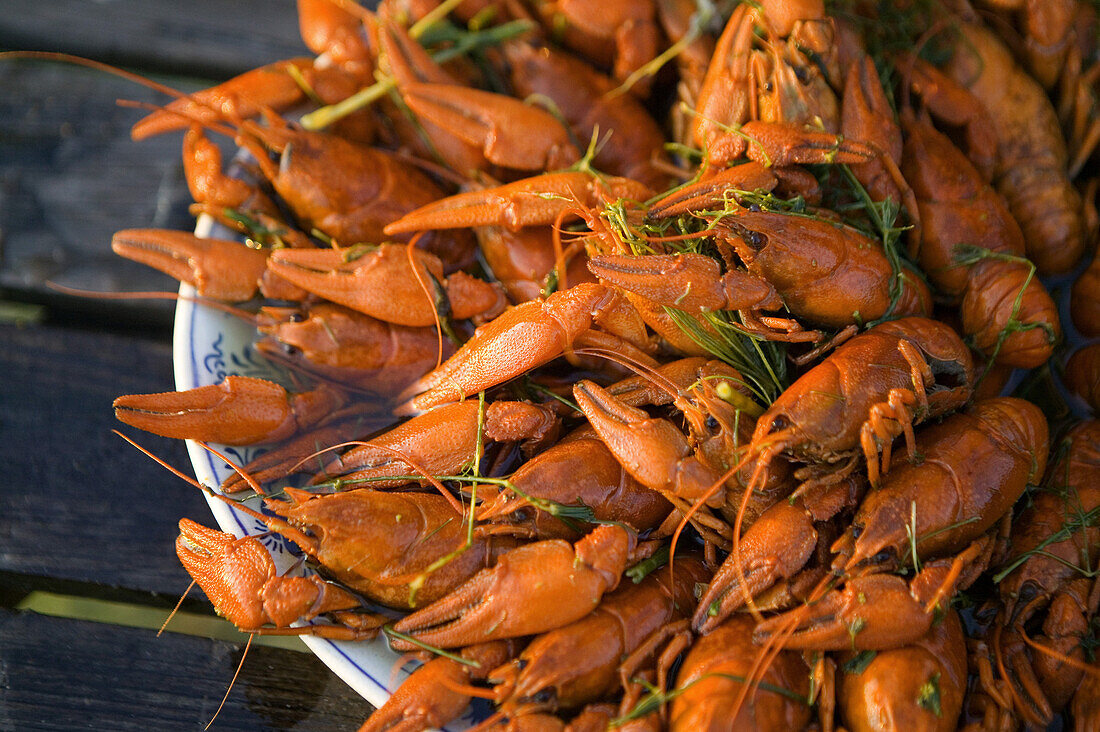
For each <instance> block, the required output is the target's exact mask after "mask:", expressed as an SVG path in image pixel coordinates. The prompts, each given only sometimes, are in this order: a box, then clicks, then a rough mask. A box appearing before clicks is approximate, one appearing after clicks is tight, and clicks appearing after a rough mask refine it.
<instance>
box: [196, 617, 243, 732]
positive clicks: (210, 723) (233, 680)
mask: <svg viewBox="0 0 1100 732" xmlns="http://www.w3.org/2000/svg"><path fill="white" fill-rule="evenodd" d="M255 637H256V634H255V633H249V634H248V642H247V643H245V644H244V653H242V654H241V661H240V663H238V664H237V670H236V671H234V672H233V678H231V679H230V680H229V688H228V689H226V690H225V696H223V697H222V703H221V704H219V705H218V708H217V710H216V711H215V712H214V716H213V717H211V718H210V721H209V722H207V723H206V726H205V727H203V729H204V730H208V729H210V727H212V726H213V724H214V720H215V719H217V718H218V715H219V714H221V713H222V707H224V706H225V700H226V699H228V698H229V692H231V691H233V685H234V684H236V683H237V677H238V676H240V673H241V668H243V667H244V659H246V658H248V651H249V649H250V648H252V639H253V638H255Z"/></svg>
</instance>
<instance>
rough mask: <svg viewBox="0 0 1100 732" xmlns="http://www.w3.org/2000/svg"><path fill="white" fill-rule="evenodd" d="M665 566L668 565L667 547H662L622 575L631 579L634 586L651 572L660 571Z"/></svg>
mask: <svg viewBox="0 0 1100 732" xmlns="http://www.w3.org/2000/svg"><path fill="white" fill-rule="evenodd" d="M666 564H668V545H664V546H662V547H661V548H660V549H658V550H657V551H655V552H653V555H652V556H651V557H649V558H648V559H643V560H642V561H640V562H638V563H637V564H635V565H634V566H633V567H631V568H630V569H628V570H626V572H625V573H624V574H626V576H627V577H629V578H630V579H632V580H633V581H634V584H638V583H639V582H641V581H642V580H643V579H645V578H646V576H647V575H649V574H650V573H651V572H653V571H654V570H657V569H660V568H661V567H663V566H664V565H666Z"/></svg>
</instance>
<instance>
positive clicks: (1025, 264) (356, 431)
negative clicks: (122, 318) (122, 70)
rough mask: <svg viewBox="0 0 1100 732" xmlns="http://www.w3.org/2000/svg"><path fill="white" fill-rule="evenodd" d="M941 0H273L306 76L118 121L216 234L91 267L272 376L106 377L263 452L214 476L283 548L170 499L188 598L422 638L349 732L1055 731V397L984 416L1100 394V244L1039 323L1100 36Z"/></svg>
mask: <svg viewBox="0 0 1100 732" xmlns="http://www.w3.org/2000/svg"><path fill="white" fill-rule="evenodd" d="M948 5H950V6H951V7H948ZM956 5H958V4H956V3H951V4H944V5H943V6H941V5H940V4H938V3H891V2H885V1H882V2H859V3H856V2H836V3H830V4H826V3H823V2H820V1H817V0H800V1H799V2H772V1H771V0H764V1H763V2H753V3H748V2H743V3H736V2H734V3H718V4H711V3H696V4H692V3H686V2H677V1H676V0H652V1H650V0H647V2H639V3H628V2H611V3H606V2H605V3H602V4H596V3H592V2H585V1H583V0H568V1H567V0H558V1H555V2H524V1H520V0H508V1H506V2H494V1H493V0H477V1H476V2H475V1H474V0H469V1H468V2H466V3H462V4H460V3H455V2H444V3H436V2H433V1H432V0H383V1H382V2H381V3H379V7H378V9H377V11H366V10H361V9H359V8H358V6H356V5H354V4H353V3H346V2H336V1H335V0H332V1H331V2H330V1H329V0H308V1H307V0H299V10H300V15H301V21H302V35H303V39H304V40H305V42H306V45H307V46H308V47H309V48H310V49H311V50H312V51H313V52H314V53H316V54H321V55H322V56H323V58H319V59H313V58H301V59H292V60H289V61H284V62H278V63H272V64H268V65H266V66H264V67H262V68H260V69H257V70H255V71H252V72H249V73H247V74H245V75H243V76H241V77H238V78H236V79H233V80H231V81H229V82H226V83H225V84H222V85H219V86H217V87H214V88H213V89H209V90H207V91H204V92H200V93H197V94H194V95H180V96H179V98H178V99H177V100H175V101H172V102H171V103H170V104H168V105H167V106H166V107H165V108H164V109H162V110H159V111H156V112H154V113H153V114H151V115H150V116H149V117H147V118H146V119H144V120H142V121H140V122H138V123H137V124H136V125H135V127H134V130H133V135H134V137H135V139H140V138H142V137H146V136H148V135H152V134H162V133H167V132H171V131H173V130H181V131H183V132H184V134H185V139H184V154H185V170H186V173H187V177H188V182H189V185H190V186H191V190H192V192H193V193H194V196H195V199H196V210H197V211H201V212H204V213H207V214H209V215H211V216H213V217H214V218H216V219H218V220H219V221H221V222H222V223H224V224H225V225H226V226H228V227H229V228H230V229H232V230H233V231H235V232H237V233H239V234H241V235H242V236H243V237H244V238H246V239H247V243H246V244H241V243H238V242H237V241H235V240H231V239H229V238H225V239H198V238H196V237H194V236H191V235H190V234H185V233H182V232H167V231H160V230H154V229H128V230H126V231H122V232H119V234H118V235H117V236H116V237H115V240H114V242H113V246H114V248H115V250H116V251H117V252H118V253H119V254H120V255H122V256H125V257H129V258H131V259H135V260H137V261H140V262H144V263H146V264H149V265H151V266H154V267H157V268H160V269H162V270H164V271H165V272H168V273H169V274H171V275H172V276H174V277H176V278H178V279H180V280H181V281H183V282H186V283H188V284H190V285H192V286H193V287H194V288H195V291H196V293H197V294H196V298H197V299H199V300H200V301H202V302H210V303H213V302H217V303H218V304H217V307H219V308H221V309H223V310H228V311H229V312H231V313H233V314H234V315H235V316H237V317H239V318H242V319H243V320H245V321H246V322H248V323H250V324H252V325H255V326H256V328H257V329H258V331H259V333H260V334H261V335H262V339H260V341H259V343H258V350H259V351H260V352H261V353H262V354H264V355H266V356H267V357H268V358H270V359H271V360H272V361H273V362H275V363H277V364H279V365H280V366H281V367H282V368H283V369H284V371H283V373H284V377H285V378H283V380H282V382H281V383H274V382H271V381H266V380H262V379H258V378H255V377H251V376H244V375H233V374H231V375H228V376H226V377H225V378H224V379H222V380H220V381H219V382H218V383H216V384H209V385H205V386H201V387H199V388H197V389H194V390H190V391H184V392H178V393H165V394H148V395H130V396H124V397H120V398H119V399H118V400H117V401H116V402H115V409H116V414H117V416H118V418H119V419H120V420H122V421H124V422H126V423H127V424H131V425H133V426H136V427H139V428H142V429H146V430H150V431H153V432H157V433H159V434H165V435H170V436H175V437H182V438H187V439H191V440H196V441H200V442H210V443H218V444H223V445H252V444H258V443H263V444H265V445H267V446H269V447H270V449H269V450H268V451H267V452H265V453H264V454H262V455H259V456H258V457H256V458H255V459H254V460H253V461H252V462H251V463H250V464H248V465H244V466H235V467H236V468H237V470H236V471H235V472H234V474H233V475H231V476H230V477H229V478H227V479H226V480H225V481H224V483H223V485H222V486H221V489H220V492H221V493H231V494H233V495H234V500H242V501H251V503H249V505H251V506H253V507H252V508H247V509H242V510H245V511H246V512H248V513H249V514H250V516H251V517H252V518H253V519H255V521H257V522H259V524H260V525H262V526H263V527H264V528H265V529H266V530H267V531H270V532H273V533H277V534H280V535H282V536H283V537H285V538H287V539H289V540H291V541H293V542H294V543H295V544H296V545H297V547H298V548H299V549H300V550H301V551H302V552H303V554H304V559H303V563H304V564H305V565H306V569H299V570H298V571H296V572H289V573H284V574H280V573H279V572H278V571H277V569H276V567H275V565H274V564H273V563H272V562H271V560H270V558H269V557H268V555H267V553H266V550H265V549H264V548H263V545H262V544H261V543H260V542H259V540H258V539H257V538H256V537H247V536H246V537H243V538H236V537H233V536H230V535H228V534H224V533H222V532H219V531H215V530H213V529H208V528H205V527H202V526H199V525H198V524H196V523H194V522H192V521H189V520H186V519H185V520H183V521H182V522H181V524H180V531H181V536H180V539H179V541H178V542H177V552H178V553H179V556H180V559H181V561H182V562H183V563H184V566H185V567H186V568H187V570H188V571H189V572H190V573H191V574H192V576H193V577H194V578H195V579H196V581H197V582H198V583H199V584H200V585H201V587H202V588H203V590H204V591H205V592H206V593H207V595H208V596H209V597H210V598H211V599H212V600H213V602H214V604H215V606H216V607H217V609H218V612H219V613H221V614H223V615H224V616H225V617H226V618H228V619H229V620H231V621H232V622H233V623H235V624H236V625H237V626H238V627H240V628H241V629H242V630H245V631H247V632H250V633H293V634H315V635H320V636H325V637H329V638H333V639H339V640H346V641H349V642H351V641H355V640H359V639H364V638H368V637H372V636H374V635H376V634H377V633H379V632H384V633H386V634H387V636H388V638H389V639H390V643H391V646H392V647H393V648H394V649H396V650H400V651H402V652H408V653H412V654H414V655H416V656H418V657H419V658H420V659H421V660H424V661H426V663H424V665H423V666H421V667H420V668H419V669H418V670H417V671H416V672H415V673H413V674H412V675H411V676H410V677H409V679H408V681H406V682H405V683H404V684H403V685H402V686H401V687H400V688H399V689H397V690H396V692H395V693H394V694H393V696H392V697H391V698H390V699H389V701H388V702H386V704H385V705H384V706H382V707H381V708H380V709H379V710H378V712H377V713H376V714H375V715H374V716H372V717H371V719H370V720H369V721H368V722H367V723H366V724H365V725H364V729H366V730H377V731H379V732H381V731H382V730H413V729H423V728H426V727H428V726H431V725H444V724H447V723H448V722H449V721H450V720H452V719H454V718H455V717H456V716H458V715H459V714H461V713H462V710H463V709H464V708H465V706H466V704H467V703H468V702H469V700H470V699H472V698H474V697H483V698H486V699H488V700H490V701H492V703H493V704H494V705H495V711H494V713H493V714H492V716H491V717H489V718H488V719H486V720H485V721H484V722H483V723H482V725H481V727H480V728H481V729H510V730H526V729H554V730H564V729H570V730H597V729H598V730H603V729H608V728H609V727H611V728H615V729H620V728H621V729H646V730H660V729H674V730H696V729H704V728H705V729H713V730H720V729H721V730H732V729H749V728H752V729H768V730H772V729H775V730H788V729H810V728H813V729H824V730H830V729H834V728H836V726H837V725H838V724H843V725H844V726H845V728H846V729H860V730H862V729H884V728H891V729H909V728H921V729H944V730H948V729H954V728H956V727H961V726H966V727H968V728H971V729H976V728H978V727H979V726H981V728H982V729H993V728H997V729H1014V728H1017V727H1019V726H1021V725H1024V724H1026V725H1041V724H1049V723H1050V722H1051V721H1052V720H1053V719H1054V718H1055V715H1057V714H1068V715H1069V716H1068V718H1067V719H1072V721H1073V723H1074V724H1075V725H1076V726H1077V729H1095V728H1096V724H1097V712H1096V700H1095V696H1096V694H1095V689H1096V688H1097V684H1100V666H1098V665H1097V663H1096V659H1095V658H1094V657H1093V653H1092V649H1093V647H1094V646H1095V644H1096V642H1097V640H1096V639H1097V637H1098V636H1100V628H1098V625H1097V622H1098V620H1097V609H1098V605H1100V584H1098V583H1097V582H1096V579H1095V578H1096V576H1097V571H1096V566H1097V562H1098V561H1100V508H1098V500H1097V496H1096V495H1094V494H1095V493H1096V488H1097V486H1098V485H1100V474H1098V472H1097V471H1098V469H1100V462H1098V459H1097V455H1098V454H1100V452H1098V450H1100V437H1098V434H1097V429H1096V422H1083V423H1080V424H1078V425H1077V426H1074V427H1072V428H1070V426H1069V425H1068V420H1067V417H1066V415H1067V414H1068V413H1069V412H1068V410H1062V411H1059V410H1058V409H1055V408H1052V404H1051V399H1050V398H1049V397H1048V398H1046V399H1045V400H1044V402H1043V406H1044V407H1045V410H1040V408H1039V407H1038V406H1036V405H1035V404H1032V403H1030V402H1028V401H1025V400H1024V399H1020V398H1017V397H997V396H995V393H996V392H997V390H998V389H999V387H1000V385H1001V384H1003V383H1004V381H998V379H1005V380H1007V379H1008V374H1009V372H1010V371H1011V369H1013V368H1018V369H1036V371H1035V372H1033V374H1032V375H1030V376H1028V377H1026V379H1025V382H1024V386H1023V387H1021V392H1020V393H1022V394H1024V395H1025V396H1026V395H1027V394H1033V393H1037V390H1038V387H1036V386H1035V384H1036V383H1039V384H1046V383H1048V382H1049V380H1050V379H1051V378H1053V376H1052V375H1058V374H1062V373H1064V374H1065V379H1066V386H1067V387H1068V388H1069V389H1070V390H1071V391H1073V392H1075V393H1076V394H1077V395H1080V396H1081V397H1082V401H1080V402H1077V403H1075V404H1076V406H1077V407H1078V408H1082V409H1083V408H1084V406H1085V405H1086V404H1088V405H1091V409H1093V410H1095V409H1096V407H1097V400H1098V398H1100V396H1098V395H1100V385H1098V381H1097V379H1098V374H1100V366H1098V364H1100V356H1098V355H1097V354H1098V353H1100V352H1098V351H1097V348H1100V346H1098V345H1096V344H1093V345H1090V346H1085V347H1082V348H1079V349H1074V350H1075V355H1074V356H1073V358H1072V359H1070V360H1069V362H1068V363H1067V364H1066V365H1065V368H1064V371H1063V369H1062V368H1061V363H1060V362H1059V359H1061V358H1062V350H1063V349H1061V341H1062V339H1063V338H1064V337H1066V335H1065V334H1066V332H1067V331H1068V335H1069V337H1073V336H1076V335H1077V334H1081V335H1082V336H1086V337H1091V336H1096V335H1097V333H1100V325H1098V323H1097V313H1100V308H1098V307H1097V303H1098V302H1100V295H1098V292H1097V289H1098V282H1100V274H1098V272H1100V270H1098V265H1097V261H1100V260H1097V261H1094V262H1093V263H1092V266H1091V267H1089V268H1088V269H1087V270H1085V271H1084V272H1083V273H1081V274H1080V276H1079V278H1078V279H1077V280H1076V283H1075V284H1074V285H1073V291H1072V309H1071V310H1070V309H1068V308H1067V309H1063V310H1062V311H1061V312H1072V316H1073V320H1074V328H1073V329H1071V328H1069V327H1068V325H1067V327H1066V328H1063V326H1062V323H1061V322H1060V318H1059V309H1058V307H1057V306H1056V304H1055V301H1054V299H1053V298H1052V296H1051V292H1052V291H1048V289H1047V287H1046V284H1045V283H1044V282H1043V281H1042V280H1041V279H1040V275H1046V274H1047V273H1052V272H1059V273H1061V272H1068V271H1071V270H1073V269H1074V268H1076V267H1077V266H1078V263H1079V262H1080V260H1081V258H1082V256H1083V254H1084V250H1085V249H1086V245H1088V244H1090V243H1092V242H1095V241H1096V240H1097V239H1098V238H1100V235H1098V232H1097V230H1096V229H1097V221H1098V220H1100V217H1098V216H1097V215H1096V214H1095V211H1096V202H1095V196H1096V191H1097V189H1098V188H1100V184H1098V183H1097V182H1096V176H1097V174H1098V172H1100V171H1098V170H1097V169H1096V167H1095V164H1094V161H1093V160H1092V159H1091V158H1090V155H1091V154H1092V153H1091V151H1092V149H1093V148H1094V147H1095V145H1096V140H1095V139H1093V138H1096V137H1097V133H1095V132H1090V129H1093V130H1095V129H1096V128H1095V125H1093V126H1092V127H1090V126H1089V124H1088V123H1087V116H1088V114H1093V115H1095V111H1096V108H1097V104H1096V102H1095V100H1096V99H1098V98H1100V92H1098V85H1097V81H1096V80H1097V79H1098V78H1100V71H1098V69H1100V66H1094V67H1093V68H1092V69H1091V70H1089V69H1086V68H1083V67H1084V66H1085V65H1086V64H1087V63H1089V62H1095V60H1096V59H1097V54H1096V48H1095V46H1096V43H1095V37H1093V38H1091V39H1090V38H1087V37H1082V35H1086V34H1085V33H1084V29H1087V28H1090V27H1091V28H1094V27H1095V26H1094V25H1090V24H1093V23H1094V21H1095V19H1094V18H1093V17H1092V16H1091V15H1090V11H1089V10H1088V8H1087V6H1086V4H1084V3H1079V2H1077V3H1075V2H1069V1H1067V2H1058V3H1051V4H1050V5H1051V6H1052V7H1051V8H1048V9H1046V10H1045V11H1043V10H1042V8H1045V7H1046V4H1043V3H1031V2H1028V3H1024V2H1004V1H1002V0H997V1H996V2H994V1H993V0H986V2H983V3H980V5H982V6H983V7H985V9H986V11H988V12H985V11H983V15H982V16H978V15H975V14H973V13H970V12H969V10H968V8H964V9H962V10H960V9H959V8H957V7H955V6H956ZM1054 6H1057V7H1054ZM957 13H959V14H957ZM982 17H988V18H990V19H991V21H992V22H990V24H989V25H988V26H986V25H983V24H982V20H981V18H982ZM997 18H999V19H1000V20H996V19H997ZM1071 18H1078V19H1079V20H1080V25H1079V27H1080V28H1081V29H1082V32H1081V33H1077V34H1075V33H1074V32H1073V31H1072V30H1071V26H1072V23H1070V21H1069V19H1071ZM1090 18H1091V20H1090ZM1014 24H1015V25H1014ZM1017 26H1019V28H1021V29H1022V30H1014V29H1015V28H1017ZM998 34H1002V35H1004V37H1005V39H1006V41H1007V44H1006V43H1003V42H1002V41H1001V40H999V39H998ZM1012 51H1017V52H1018V53H1019V55H1020V62H1017V61H1015V60H1013V58H1012ZM674 59H675V62H674V63H668V62H670V61H673V60H674ZM1063 62H1065V63H1066V64H1070V65H1071V66H1073V67H1072V68H1067V70H1066V71H1065V73H1064V74H1061V75H1060V74H1059V73H1058V67H1059V64H1061V63H1063ZM1028 69H1030V70H1031V72H1030V73H1035V74H1036V75H1037V80H1033V79H1032V78H1031V76H1030V75H1029V71H1028ZM1006 79H1011V81H1006ZM673 86H675V87H676V91H675V95H676V96H677V97H678V99H679V100H680V102H681V103H680V104H677V105H676V108H675V109H669V108H668V104H667V101H668V100H669V99H670V98H671V97H672V96H673V94H672V93H669V92H671V90H672V88H673ZM1048 89H1049V90H1051V92H1056V97H1055V100H1054V102H1052V101H1051V99H1049V98H1048V97H1047V91H1046V90H1048ZM1055 103H1057V105H1058V107H1057V108H1056V107H1055V106H1054V104H1055ZM308 104H318V105H321V106H320V107H319V108H314V109H311V110H307V111H306V113H305V114H304V116H301V117H300V122H291V121H287V120H286V119H283V118H281V117H279V116H278V112H281V111H286V110H290V109H291V108H293V107H295V106H297V107H299V109H298V110H297V111H302V110H301V107H302V106H303V105H308ZM655 112H657V113H658V114H656V115H655V114H654V113H655ZM1060 125H1064V126H1065V128H1066V129H1067V130H1069V132H1070V133H1071V135H1072V137H1073V139H1072V145H1073V147H1072V148H1071V150H1070V151H1068V152H1067V150H1066V147H1065V144H1064V140H1063V133H1062V127H1061V126H1060ZM216 134H226V135H230V136H231V137H232V138H233V139H234V140H235V141H236V143H237V144H238V145H239V146H241V147H243V148H244V149H246V150H247V151H248V152H249V154H250V156H251V159H250V160H248V161H246V162H244V163H243V167H244V168H245V171H246V173H248V172H250V173H253V174H254V175H243V174H232V175H231V174H229V173H226V172H225V171H223V168H222V159H221V153H220V151H219V149H218V148H217V147H216V146H215V145H214V143H213V142H212V139H211V138H212V137H213V136H214V135H216ZM673 138H675V141H676V142H675V143H674V144H666V142H667V141H669V140H671V139H673ZM1090 140H1091V142H1090ZM1071 158H1072V160H1071ZM246 178H247V180H246ZM1082 195H1084V196H1085V200H1086V201H1087V202H1088V205H1084V206H1082V205H1081V200H1082V199H1081V196H1082ZM475 242H476V244H475ZM1062 289H1066V288H1062ZM1046 364H1053V365H1054V368H1051V367H1050V366H1046ZM1055 406H1056V405H1055ZM1044 411H1045V413H1044ZM1048 418H1050V419H1049V420H1048ZM1048 451H1049V453H1050V455H1051V467H1050V468H1049V469H1048V468H1047V455H1048ZM1044 473H1045V477H1044ZM222 498H223V499H224V500H226V501H228V500H230V499H228V498H224V496H223V497H222ZM964 597H965V598H966V600H967V601H966V602H963V598H964ZM387 608H388V609H387ZM974 608H978V609H976V610H975V609H974ZM394 610H397V611H401V612H402V613H408V614H405V615H403V616H402V617H400V618H399V619H396V620H394V619H393V611H394ZM960 616H961V618H962V620H963V621H964V622H960ZM678 659H680V660H678ZM1065 710H1068V711H1065ZM567 720H569V721H567Z"/></svg>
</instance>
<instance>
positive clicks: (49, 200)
mask: <svg viewBox="0 0 1100 732" xmlns="http://www.w3.org/2000/svg"><path fill="white" fill-rule="evenodd" d="M159 80H161V81H166V82H167V83H169V84H172V85H174V86H178V87H183V90H184V91H193V90H195V89H197V88H200V87H201V86H202V84H200V83H196V82H194V81H188V82H183V81H182V80H180V79H173V78H167V79H166V78H164V77H161V78H160V79H159ZM0 86H2V87H3V88H4V89H5V94H3V95H0V231H2V232H3V239H2V247H3V248H2V257H0V287H5V288H9V289H10V290H14V291H18V292H23V293H29V294H37V295H41V296H43V297H49V296H50V295H51V293H50V292H49V291H48V290H46V288H45V283H46V281H47V280H51V281H54V282H58V283H60V284H63V285H68V286H71V287H77V288H85V289H91V290H97V291H104V290H106V291H135V290H174V289H175V287H176V283H175V282H174V281H173V280H171V279H169V278H168V277H166V276H164V275H161V274H159V273H157V272H155V271H154V270H152V269H150V268H148V267H145V266H144V265H140V264H137V263H134V262H128V261H126V260H123V259H121V258H120V257H117V256H116V255H115V254H114V253H112V252H111V248H110V240H111V235H112V234H113V233H114V232H115V231H117V230H119V229H123V228H130V227H162V228H175V229H190V228H191V227H192V226H193V225H194V222H193V219H192V218H191V216H190V215H189V214H188V213H187V206H188V205H189V204H190V202H191V197H190V195H189V193H188V191H187V186H186V184H185V183H184V180H183V170H182V163H181V161H180V139H181V136H180V135H179V134H173V135H163V136H160V137H156V138H153V139H150V140H145V141H143V142H141V143H136V142H133V141H131V140H130V137H129V128H130V126H131V125H132V124H133V122H134V121H136V120H137V119H140V118H141V116H142V115H143V114H144V112H142V111H141V110H135V109H124V108H121V107H119V106H117V105H116V103H115V100H116V99H119V98H127V99H134V100H138V101H142V102H148V103H158V104H159V103H163V102H164V101H165V97H164V96H163V95H161V94H157V93H154V92H152V91H149V90H147V89H144V88H142V87H139V86H137V85H135V84H133V83H131V82H128V81H124V80H122V79H119V78H116V77H113V76H109V75H107V74H104V73H102V72H98V71H93V70H90V69H85V68H79V67H75V66H71V65H67V64H61V63H50V62H37V61H35V62H31V61H9V62H5V63H0ZM119 307H122V308H123V309H126V308H129V309H131V310H139V309H143V308H151V309H152V310H153V311H158V310H159V311H160V312H162V313H163V312H168V311H170V310H171V309H172V307H173V306H172V305H171V303H166V302H153V303H149V302H143V303H140V304H131V305H126V304H120V305H119Z"/></svg>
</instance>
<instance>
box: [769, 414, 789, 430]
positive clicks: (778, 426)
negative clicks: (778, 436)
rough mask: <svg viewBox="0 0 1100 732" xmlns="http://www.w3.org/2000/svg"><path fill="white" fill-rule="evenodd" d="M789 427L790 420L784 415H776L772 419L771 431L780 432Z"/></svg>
mask: <svg viewBox="0 0 1100 732" xmlns="http://www.w3.org/2000/svg"><path fill="white" fill-rule="evenodd" d="M790 426H791V420H789V419H788V418H787V415H785V414H777V415H775V416H774V417H772V431H774V432H782V431H783V430H785V429H787V428H788V427H790Z"/></svg>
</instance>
